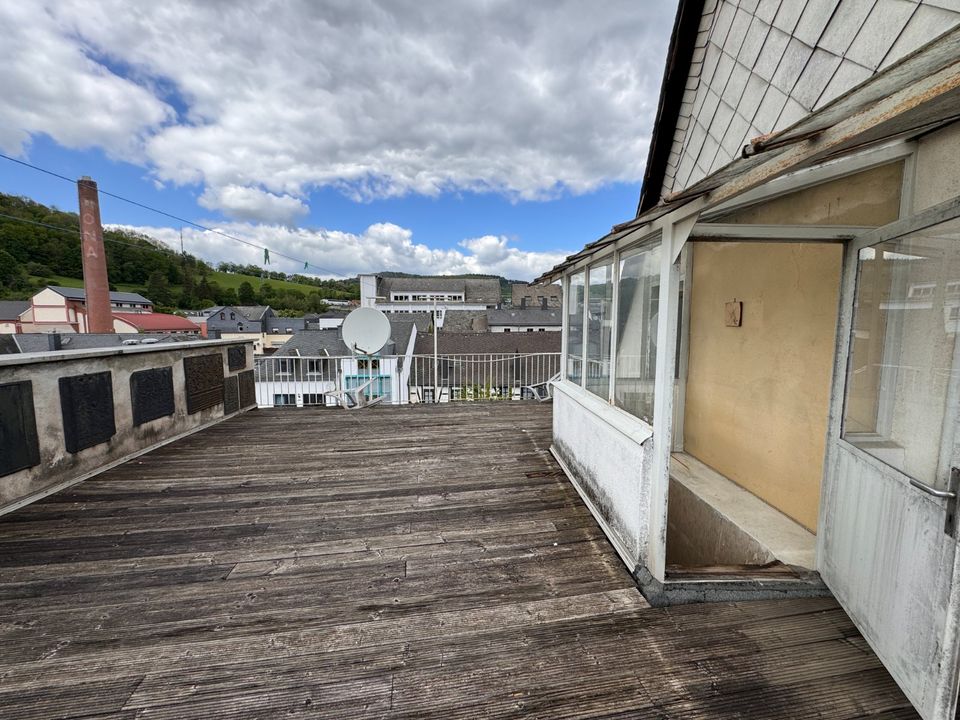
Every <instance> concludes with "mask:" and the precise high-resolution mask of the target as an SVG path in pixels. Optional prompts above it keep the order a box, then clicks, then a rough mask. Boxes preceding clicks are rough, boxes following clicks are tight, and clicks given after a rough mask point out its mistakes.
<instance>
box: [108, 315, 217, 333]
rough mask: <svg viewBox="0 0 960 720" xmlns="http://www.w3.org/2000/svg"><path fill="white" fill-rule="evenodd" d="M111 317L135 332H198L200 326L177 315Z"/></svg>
mask: <svg viewBox="0 0 960 720" xmlns="http://www.w3.org/2000/svg"><path fill="white" fill-rule="evenodd" d="M113 317H115V318H116V319H117V320H123V321H124V322H126V323H130V324H131V325H133V326H134V327H135V328H137V330H142V331H146V332H151V331H152V332H160V331H168V332H182V331H193V332H199V331H200V326H199V325H197V324H196V323H193V322H190V321H189V320H187V319H186V318H185V317H180V316H179V315H167V314H166V313H126V312H115V313H113Z"/></svg>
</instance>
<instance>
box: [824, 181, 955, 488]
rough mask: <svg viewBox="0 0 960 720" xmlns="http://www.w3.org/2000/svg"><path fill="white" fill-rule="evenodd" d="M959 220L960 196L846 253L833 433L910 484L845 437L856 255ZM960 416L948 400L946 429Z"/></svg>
mask: <svg viewBox="0 0 960 720" xmlns="http://www.w3.org/2000/svg"><path fill="white" fill-rule="evenodd" d="M957 219H960V195H958V196H955V197H953V198H950V199H949V200H946V201H944V202H941V203H938V204H936V205H933V206H931V207H929V208H926V209H924V210H921V211H920V212H918V213H914V214H912V215H908V216H906V217H903V218H901V219H899V220H895V221H893V222H892V223H889V224H887V225H883V226H881V227H879V228H876V229H875V230H871V231H869V232H867V233H864V234H863V235H861V236H859V237H857V238H854V239H853V240H850V241H849V244H848V245H847V247H846V249H845V253H844V261H845V263H848V262H849V263H852V264H853V266H854V267H852V268H851V270H852V272H851V273H850V277H849V279H846V278H845V282H847V283H849V286H847V287H845V288H844V289H843V291H844V293H845V295H846V297H847V300H846V301H845V302H844V306H843V307H842V308H841V314H840V327H839V328H838V332H837V342H838V350H839V353H838V357H837V362H836V365H835V368H834V371H835V373H837V374H838V376H839V377H838V381H839V382H838V384H837V385H836V386H835V387H836V388H837V389H838V390H839V393H840V397H839V408H838V411H839V412H838V413H837V416H836V420H835V425H834V424H832V427H831V433H832V434H833V435H834V440H835V442H837V443H838V444H839V445H840V446H841V447H842V448H843V449H844V450H845V451H846V452H849V453H851V454H853V455H855V456H856V457H859V458H863V459H864V460H865V461H867V462H869V463H870V464H871V465H874V466H877V465H879V466H881V467H882V468H883V469H884V470H885V471H886V472H887V473H891V474H893V475H894V476H895V477H898V478H900V479H901V480H902V481H904V482H906V483H911V482H913V481H914V480H917V479H916V478H914V477H913V476H912V475H910V474H909V473H907V472H906V471H904V470H901V469H900V468H898V467H896V466H894V465H891V464H889V463H887V462H886V461H885V460H883V459H881V458H879V457H877V456H875V455H873V454H872V453H869V452H867V451H866V450H864V449H863V448H861V447H859V446H858V445H855V444H854V443H852V442H850V441H849V440H847V439H845V438H844V436H843V435H844V428H845V424H846V417H847V406H848V403H849V390H850V370H851V366H852V363H853V361H854V354H853V341H854V333H855V331H856V328H855V326H854V322H853V318H854V315H855V313H856V298H857V290H858V289H859V283H860V272H859V268H858V267H857V264H858V261H857V258H858V257H859V254H860V251H861V250H863V249H864V248H868V247H873V246H876V245H880V244H882V243H885V242H891V241H895V240H899V239H901V238H904V237H907V236H908V235H912V234H913V233H916V232H920V231H922V230H926V229H928V228H931V227H933V226H935V225H940V224H943V223H946V222H950V221H951V220H957ZM836 391H837V390H834V392H836ZM948 392H949V390H948ZM957 415H958V410H957V408H951V407H950V405H949V403H948V404H947V406H946V408H945V411H944V417H943V421H942V422H943V427H944V429H946V428H947V427H951V428H952V429H953V432H954V433H956V432H957V427H958V424H960V421H958V417H957ZM945 438H947V434H946V433H944V432H941V440H940V455H939V457H938V459H937V484H938V485H939V484H940V480H941V479H942V476H943V475H944V462H945V460H946V461H947V467H949V459H947V458H945V444H946V445H949V447H950V448H952V445H953V443H952V442H948V441H947V440H946V439H945ZM946 454H949V452H946ZM921 482H922V481H921Z"/></svg>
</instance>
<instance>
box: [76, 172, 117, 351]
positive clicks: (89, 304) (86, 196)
mask: <svg viewBox="0 0 960 720" xmlns="http://www.w3.org/2000/svg"><path fill="white" fill-rule="evenodd" d="M77 192H78V194H79V196H80V232H81V236H82V240H81V241H80V251H81V253H83V290H84V294H85V295H86V312H87V332H88V333H112V332H113V313H112V312H111V310H110V283H109V280H108V279H107V255H106V253H105V252H104V249H103V227H102V226H101V225H100V197H99V194H98V193H97V184H96V183H95V182H94V181H93V180H91V179H90V178H88V177H87V176H83V177H82V178H80V179H79V180H77Z"/></svg>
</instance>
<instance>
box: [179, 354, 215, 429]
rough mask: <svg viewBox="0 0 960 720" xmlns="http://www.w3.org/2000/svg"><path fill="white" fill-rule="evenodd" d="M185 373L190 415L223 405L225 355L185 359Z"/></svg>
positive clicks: (197, 356)
mask: <svg viewBox="0 0 960 720" xmlns="http://www.w3.org/2000/svg"><path fill="white" fill-rule="evenodd" d="M183 373H184V375H185V377H186V384H187V412H188V413H190V414H191V415H193V414H194V413H196V412H200V411H201V410H206V409H207V408H212V407H215V406H217V405H220V404H222V403H223V355H221V354H220V353H216V354H213V355H196V356H194V357H185V358H184V359H183Z"/></svg>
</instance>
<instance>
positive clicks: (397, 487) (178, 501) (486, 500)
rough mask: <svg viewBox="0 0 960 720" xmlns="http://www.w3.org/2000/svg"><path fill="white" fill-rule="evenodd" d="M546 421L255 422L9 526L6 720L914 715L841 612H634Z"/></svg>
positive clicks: (813, 604) (356, 417)
mask: <svg viewBox="0 0 960 720" xmlns="http://www.w3.org/2000/svg"><path fill="white" fill-rule="evenodd" d="M550 423H551V417H550V406H549V405H544V404H539V403H535V402H529V403H521V402H503V403H471V404H449V405H442V406H436V405H434V406H430V405H409V406H378V407H375V408H372V409H370V410H367V411H364V412H359V413H349V412H342V411H338V410H324V409H315V410H312V409H299V410H286V411H284V410H269V411H267V410H260V411H256V412H252V413H246V414H242V415H237V416H234V417H232V418H229V419H227V420H225V421H223V422H220V423H218V424H216V425H214V426H212V427H209V428H207V429H204V430H201V431H200V432H197V433H195V434H193V435H190V436H188V437H186V438H183V439H181V440H179V441H177V442H175V443H172V444H169V445H166V446H164V447H162V448H160V449H157V450H154V451H152V452H150V453H148V454H146V455H143V456H141V457H139V458H138V459H135V460H133V461H130V462H128V463H126V464H124V465H121V466H119V467H116V468H114V469H112V470H109V471H107V472H105V473H103V474H100V475H98V476H96V477H94V478H93V479H90V480H87V481H86V482H83V483H82V484H80V485H77V486H74V487H73V488H71V489H69V490H65V491H61V492H60V493H58V494H56V495H52V496H50V497H48V498H46V499H44V500H42V501H39V502H36V503H34V504H32V505H29V506H27V507H24V508H21V509H20V510H17V511H15V512H13V513H12V514H9V515H7V516H4V517H3V518H0V648H2V649H3V651H2V653H0V717H4V718H17V719H18V720H25V719H27V718H52V717H76V718H80V717H83V718H94V717H96V718H183V717H217V718H234V717H235V718H266V717H271V718H272V717H281V716H282V717H290V718H295V717H331V718H374V717H376V718H383V717H387V718H446V719H449V718H475V717H484V718H487V717H541V718H561V717H563V718H566V717H576V718H615V717H616V718H734V717H736V718H784V717H790V718H866V717H871V718H882V719H885V720H890V719H892V718H914V717H916V716H915V715H914V713H913V711H912V710H910V709H909V705H908V703H907V701H906V699H905V698H904V697H903V695H902V694H901V693H900V691H899V690H898V689H897V687H896V686H895V684H894V683H893V681H892V680H891V679H890V677H889V676H888V675H887V673H886V671H885V670H884V669H883V668H882V667H881V665H880V664H879V662H878V661H877V659H876V658H875V657H874V655H873V654H872V653H871V652H870V650H869V649H868V648H867V647H866V645H865V643H864V641H863V640H862V638H861V637H860V636H859V634H858V633H857V631H856V629H855V628H854V626H853V624H852V623H851V622H850V620H849V619H848V618H847V616H846V615H845V614H844V613H843V611H842V610H841V609H839V607H838V606H837V605H836V604H835V603H834V602H833V601H832V600H829V599H822V598H821V599H810V600H794V601H770V602H755V603H736V604H712V605H686V606H679V607H672V608H666V609H662V608H661V609H652V608H649V607H648V606H647V604H646V602H645V601H644V600H643V598H642V597H641V595H640V594H639V593H638V592H637V590H636V588H635V585H634V583H633V582H632V580H631V578H630V576H629V574H628V573H627V571H626V570H625V568H624V567H623V565H622V564H621V563H620V561H619V559H618V558H617V556H616V554H615V553H614V551H613V550H612V548H611V547H610V546H609V545H608V544H607V542H606V540H605V539H604V536H603V535H602V533H601V531H600V530H599V528H598V527H597V525H596V524H595V522H594V520H593V519H592V517H591V516H590V514H589V512H588V511H587V509H586V508H585V507H584V506H583V504H582V503H581V501H580V499H579V497H578V496H577V494H576V492H575V491H574V489H573V488H572V486H571V485H570V484H569V483H568V482H567V481H566V479H565V478H564V477H563V476H562V474H561V472H560V470H559V468H558V466H557V465H556V464H555V462H554V461H553V459H552V457H551V456H550V454H549V452H548V450H547V448H548V446H549V443H550Z"/></svg>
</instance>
